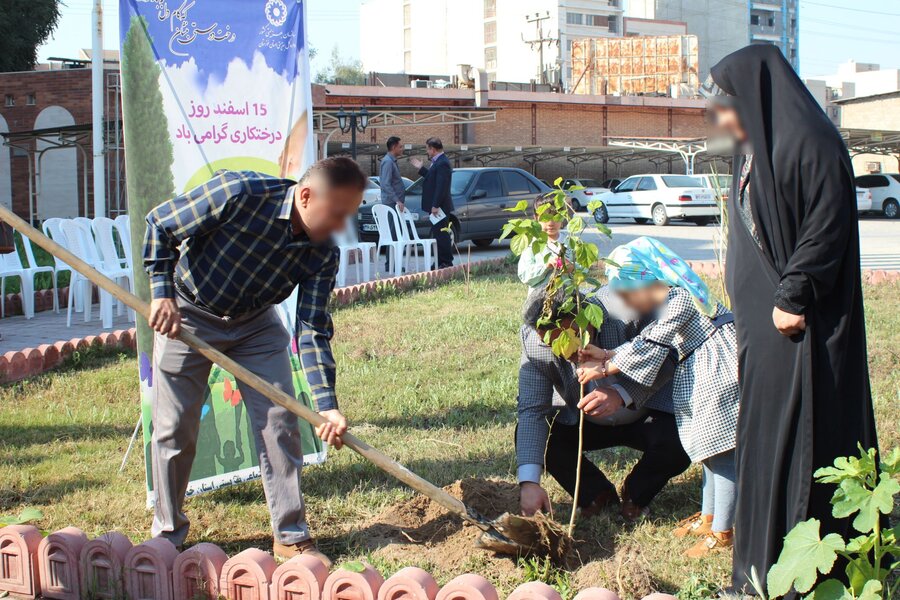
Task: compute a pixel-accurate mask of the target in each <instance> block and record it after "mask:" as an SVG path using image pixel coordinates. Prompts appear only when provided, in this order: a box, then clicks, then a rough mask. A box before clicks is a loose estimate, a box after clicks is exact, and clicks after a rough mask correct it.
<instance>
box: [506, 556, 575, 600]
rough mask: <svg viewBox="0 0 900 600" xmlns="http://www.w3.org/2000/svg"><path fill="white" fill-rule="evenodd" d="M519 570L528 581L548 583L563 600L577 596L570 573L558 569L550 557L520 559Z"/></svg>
mask: <svg viewBox="0 0 900 600" xmlns="http://www.w3.org/2000/svg"><path fill="white" fill-rule="evenodd" d="M519 568H520V569H522V572H523V573H522V578H523V579H524V580H525V581H526V582H529V581H541V582H543V583H546V584H547V585H549V586H550V587H552V588H553V589H555V590H556V591H557V592H559V595H560V596H562V598H563V600H569V599H570V598H572V597H574V596H575V591H576V590H575V587H574V585H573V583H572V577H571V575H570V574H569V572H568V571H563V570H562V569H559V568H557V567H556V566H554V564H553V563H552V562H551V561H550V557H548V556H545V557H543V558H538V557H536V556H532V557H530V558H520V559H519Z"/></svg>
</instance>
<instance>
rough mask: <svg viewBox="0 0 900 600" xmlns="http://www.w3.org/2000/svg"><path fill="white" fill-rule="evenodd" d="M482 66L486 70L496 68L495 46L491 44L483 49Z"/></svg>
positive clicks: (494, 69)
mask: <svg viewBox="0 0 900 600" xmlns="http://www.w3.org/2000/svg"><path fill="white" fill-rule="evenodd" d="M484 68H485V70H486V71H496V70H497V47H496V46H491V47H490V48H485V49H484Z"/></svg>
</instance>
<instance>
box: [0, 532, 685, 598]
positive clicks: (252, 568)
mask: <svg viewBox="0 0 900 600" xmlns="http://www.w3.org/2000/svg"><path fill="white" fill-rule="evenodd" d="M0 539H5V540H13V541H14V542H15V543H16V544H17V545H16V549H15V550H16V553H17V554H15V555H14V559H15V560H16V561H17V562H16V564H15V565H14V566H16V567H19V568H21V571H18V570H17V572H16V580H15V581H13V580H4V579H2V578H0V595H2V593H3V592H9V593H10V594H11V595H12V596H14V597H18V598H36V597H38V596H39V595H40V594H43V596H42V597H48V593H50V594H52V592H53V591H57V595H53V596H49V597H56V598H68V597H70V596H69V595H67V594H59V592H58V590H55V588H54V586H53V584H51V583H50V582H49V581H48V580H49V578H48V577H45V576H44V573H45V572H46V569H47V566H48V561H49V558H48V556H47V550H46V547H47V546H48V545H50V544H51V543H52V544H53V545H54V548H55V549H54V552H56V553H59V554H64V555H65V556H66V564H67V567H68V568H70V569H74V571H73V572H72V575H73V576H74V577H77V578H78V579H80V580H81V581H82V582H85V581H86V580H87V579H88V577H89V575H87V574H86V573H85V571H86V569H88V568H90V565H91V564H92V557H93V555H94V554H96V552H97V550H98V548H100V549H102V548H105V547H106V546H107V545H108V544H109V543H110V540H115V541H116V542H117V543H116V545H117V546H119V547H118V549H117V550H116V555H117V556H118V559H117V560H116V561H115V562H116V564H114V565H110V566H111V567H112V571H111V572H110V576H111V577H112V586H111V589H114V590H115V589H121V588H120V587H119V586H121V583H122V582H121V579H124V583H125V588H126V589H127V590H129V591H130V592H132V593H134V592H135V591H137V590H138V589H139V588H142V587H147V585H148V583H150V584H152V585H153V587H155V588H156V591H157V597H158V598H162V599H167V598H172V600H182V599H181V598H177V597H174V596H173V595H172V594H173V590H174V593H175V595H176V596H177V595H180V594H181V595H183V593H184V591H183V590H182V589H181V588H182V587H183V586H181V585H179V584H178V583H176V582H175V581H174V579H177V578H179V577H183V576H184V575H185V572H184V571H185V570H188V571H189V570H190V568H187V567H185V565H186V564H187V563H190V564H192V565H193V564H196V563H197V561H198V560H199V561H200V562H204V561H206V562H208V563H209V564H205V565H204V567H203V568H202V569H201V571H203V572H202V574H201V575H199V576H202V577H210V578H215V577H218V578H219V579H218V580H217V581H216V582H214V583H213V585H211V586H206V587H207V589H206V592H207V595H209V592H210V591H212V592H213V593H218V594H219V595H218V597H219V598H225V599H226V600H233V599H234V598H235V596H234V594H233V590H234V589H235V587H236V586H239V587H241V588H243V591H244V592H246V591H248V590H250V589H252V590H253V592H254V597H257V598H260V599H261V600H262V599H264V600H282V599H286V598H303V600H345V599H346V598H357V599H362V600H397V599H398V598H415V599H417V600H499V599H500V596H499V594H498V593H497V590H496V588H495V587H494V586H493V585H492V584H491V583H490V581H488V580H487V579H485V578H484V577H482V576H481V575H476V574H474V573H464V574H462V575H459V576H458V577H456V578H454V579H452V580H450V581H449V582H447V583H446V584H445V585H444V586H443V587H440V586H438V584H437V583H436V581H435V578H434V577H433V576H432V575H431V574H430V573H428V572H427V571H424V570H423V569H420V568H418V567H405V568H403V569H400V570H399V571H398V572H396V573H394V575H393V576H392V577H390V578H388V579H385V577H384V576H383V575H382V574H381V573H379V572H378V570H377V569H376V568H375V567H373V566H372V565H370V564H366V563H355V565H354V567H353V568H352V569H351V567H350V565H349V564H348V565H346V566H345V567H343V568H342V567H338V568H336V569H335V570H334V571H332V572H331V573H330V574H329V573H328V571H327V569H326V568H325V565H324V564H322V563H320V562H319V561H318V560H316V559H315V558H313V557H310V556H303V555H301V556H298V557H295V558H293V559H291V560H289V561H287V562H285V563H283V564H282V565H281V566H279V567H277V568H276V565H275V559H274V558H273V557H272V555H271V554H269V553H268V552H264V551H262V550H259V549H257V548H248V549H246V550H244V551H242V552H241V553H239V554H237V555H235V556H232V557H231V558H228V559H227V560H226V558H227V555H226V554H225V552H224V551H223V550H222V549H221V548H219V547H218V546H216V545H215V544H210V543H202V544H198V545H196V546H193V547H192V548H188V549H187V550H186V551H185V552H183V553H181V554H179V553H178V551H177V550H176V549H175V546H173V545H171V544H170V543H169V542H167V541H166V540H164V539H162V538H154V539H151V540H147V541H145V542H144V543H142V544H138V545H136V546H131V544H130V542H129V541H128V540H127V538H125V537H124V536H122V535H121V534H118V533H115V532H111V533H105V534H103V535H101V536H100V537H98V538H95V539H94V540H92V541H88V540H87V538H86V537H85V536H84V534H83V533H81V530H79V529H75V528H66V529H63V530H60V531H57V532H55V533H53V534H50V536H48V537H47V538H45V539H44V541H43V542H41V534H40V532H39V531H38V530H37V528H35V527H33V526H31V525H10V526H8V527H5V528H2V529H0ZM39 546H41V547H42V548H44V550H43V551H42V550H41V548H39ZM122 546H124V547H122ZM210 557H212V560H211V562H210V561H209V559H210ZM38 561H41V562H42V563H44V564H42V566H43V567H44V569H43V571H42V572H39V570H38V568H37V564H36V563H37V562H38ZM119 562H121V563H122V564H118V563H119ZM194 569H195V570H196V567H194ZM22 571H24V577H19V575H22V574H23V573H22ZM190 576H191V577H197V576H198V575H197V574H196V573H193V574H191V575H190ZM73 583H74V582H73ZM216 584H218V585H216ZM198 591H199V590H198ZM200 594H201V595H202V592H200ZM240 595H241V596H242V597H244V598H246V594H240ZM71 597H75V596H71ZM103 597H107V595H103ZM507 600H560V594H559V592H557V591H556V590H555V589H553V588H552V587H550V586H549V585H547V584H545V583H541V582H538V581H532V582H528V583H523V584H521V585H520V586H519V587H517V588H516V589H515V590H513V592H512V593H511V594H510V595H509V596H508V597H507ZM575 600H620V598H619V596H618V595H617V594H616V593H615V592H612V591H610V590H607V589H604V588H598V587H590V588H585V589H583V590H581V591H580V592H579V593H578V595H577V596H575ZM644 600H675V598H674V596H671V595H669V594H662V593H658V592H657V593H654V594H650V595H649V596H646V597H645V598H644Z"/></svg>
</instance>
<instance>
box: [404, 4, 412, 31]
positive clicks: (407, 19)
mask: <svg viewBox="0 0 900 600" xmlns="http://www.w3.org/2000/svg"><path fill="white" fill-rule="evenodd" d="M411 22H412V7H411V6H410V5H409V4H404V5H403V26H404V27H409V26H410V23H411Z"/></svg>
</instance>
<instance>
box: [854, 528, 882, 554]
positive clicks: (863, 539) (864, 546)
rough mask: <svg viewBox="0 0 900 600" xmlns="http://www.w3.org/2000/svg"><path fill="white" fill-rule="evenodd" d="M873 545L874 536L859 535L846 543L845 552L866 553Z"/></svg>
mask: <svg viewBox="0 0 900 600" xmlns="http://www.w3.org/2000/svg"><path fill="white" fill-rule="evenodd" d="M874 545H875V534H873V533H870V534H869V535H860V536H857V537H855V538H853V539H851V540H850V541H849V542H847V552H853V553H854V554H859V553H867V552H869V551H870V550H871V549H872V547H873V546H874Z"/></svg>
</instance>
